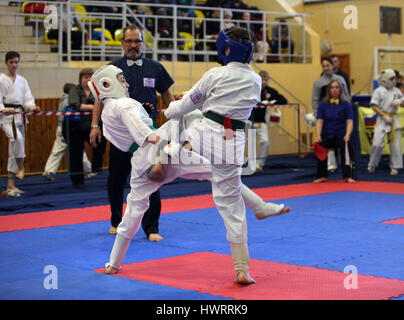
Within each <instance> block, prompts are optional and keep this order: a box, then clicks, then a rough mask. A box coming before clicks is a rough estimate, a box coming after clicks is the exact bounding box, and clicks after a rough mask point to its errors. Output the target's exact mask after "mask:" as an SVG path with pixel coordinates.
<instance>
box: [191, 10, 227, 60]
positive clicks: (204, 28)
mask: <svg viewBox="0 0 404 320" xmlns="http://www.w3.org/2000/svg"><path fill="white" fill-rule="evenodd" d="M208 19H215V20H206V19H204V21H203V22H202V24H201V27H200V28H199V39H200V40H202V41H199V42H198V43H197V44H196V46H195V49H196V50H204V51H205V50H206V51H208V50H210V51H216V41H215V40H216V39H217V38H218V36H219V33H220V30H221V23H220V10H219V9H216V10H214V11H211V15H210V16H208ZM206 40H207V41H206ZM195 59H196V60H197V61H203V60H204V58H203V56H200V55H197V56H196V57H195ZM216 59H217V56H216V54H215V55H214V56H213V55H209V61H215V60H216Z"/></svg>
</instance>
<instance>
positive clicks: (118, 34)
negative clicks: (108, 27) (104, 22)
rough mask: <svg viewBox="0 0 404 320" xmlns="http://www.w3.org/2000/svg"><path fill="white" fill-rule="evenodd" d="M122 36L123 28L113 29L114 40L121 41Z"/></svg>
mask: <svg viewBox="0 0 404 320" xmlns="http://www.w3.org/2000/svg"><path fill="white" fill-rule="evenodd" d="M122 38H123V29H116V30H115V41H117V42H121V40H122Z"/></svg>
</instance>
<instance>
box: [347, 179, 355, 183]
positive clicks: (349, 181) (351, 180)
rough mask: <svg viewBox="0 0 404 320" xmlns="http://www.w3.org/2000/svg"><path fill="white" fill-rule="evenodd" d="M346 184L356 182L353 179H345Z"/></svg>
mask: <svg viewBox="0 0 404 320" xmlns="http://www.w3.org/2000/svg"><path fill="white" fill-rule="evenodd" d="M345 182H346V183H355V182H356V180H354V179H352V178H346V179H345Z"/></svg>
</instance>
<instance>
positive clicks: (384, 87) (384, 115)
mask: <svg viewBox="0 0 404 320" xmlns="http://www.w3.org/2000/svg"><path fill="white" fill-rule="evenodd" d="M395 78H396V74H395V72H394V70H392V69H386V70H383V71H382V73H381V74H380V76H379V78H378V80H379V84H380V86H379V87H378V88H377V89H376V90H375V91H374V92H373V94H372V98H371V100H370V106H371V107H372V109H373V110H374V111H375V112H376V113H377V121H376V126H375V133H374V135H373V143H372V148H371V150H370V158H369V164H368V172H369V173H374V172H375V169H376V167H377V166H378V165H379V162H380V159H381V156H382V152H383V148H384V145H385V142H384V139H385V136H386V135H387V141H388V143H389V145H390V169H391V171H390V175H397V174H398V170H399V169H402V168H403V153H402V150H401V123H400V119H399V118H398V116H397V109H398V107H399V106H402V107H403V106H404V96H403V94H402V93H401V91H400V90H399V89H398V88H396V81H395Z"/></svg>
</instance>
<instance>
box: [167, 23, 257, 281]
mask: <svg viewBox="0 0 404 320" xmlns="http://www.w3.org/2000/svg"><path fill="white" fill-rule="evenodd" d="M216 46H217V52H218V57H219V62H220V63H221V64H222V67H217V68H212V69H210V70H209V71H207V72H206V73H205V74H204V75H203V77H202V78H201V79H200V80H199V81H198V82H197V83H196V84H195V85H194V86H193V87H192V88H191V90H190V91H188V92H187V93H185V94H184V96H183V97H182V99H181V100H177V101H173V102H171V103H170V105H169V107H168V109H167V110H166V111H165V113H164V114H165V116H166V117H167V118H180V117H181V116H182V115H184V114H186V113H188V112H191V111H192V110H195V109H201V110H202V113H203V115H204V116H203V118H202V119H201V120H200V121H198V122H197V123H196V124H195V125H193V126H192V127H191V128H189V133H190V134H189V137H190V139H189V142H190V144H191V146H192V149H193V150H194V151H196V152H199V153H200V154H201V155H203V156H204V157H207V158H208V159H209V160H210V162H211V163H212V175H213V178H212V193H213V199H214V201H215V204H216V207H217V209H218V211H219V213H220V215H221V216H222V218H223V220H224V223H225V226H226V230H227V240H228V241H229V243H230V249H231V253H232V258H233V262H234V269H235V272H236V282H237V283H240V284H251V283H254V282H255V281H254V279H252V278H251V277H250V275H249V272H248V265H249V252H248V245H247V223H246V217H245V204H244V201H243V199H242V196H241V186H242V183H241V170H242V164H243V160H244V148H245V132H244V129H245V125H246V123H247V120H248V118H249V116H250V114H251V110H252V108H253V107H254V106H256V105H257V104H258V102H260V100H261V99H260V95H261V78H260V76H259V75H258V74H257V73H256V72H255V71H254V70H253V69H252V68H251V67H250V66H249V63H250V61H251V58H252V55H253V51H254V44H253V42H252V41H251V39H250V37H249V33H248V31H247V30H246V29H243V28H231V29H224V30H222V31H221V32H220V35H219V37H218V39H217V41H216Z"/></svg>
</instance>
